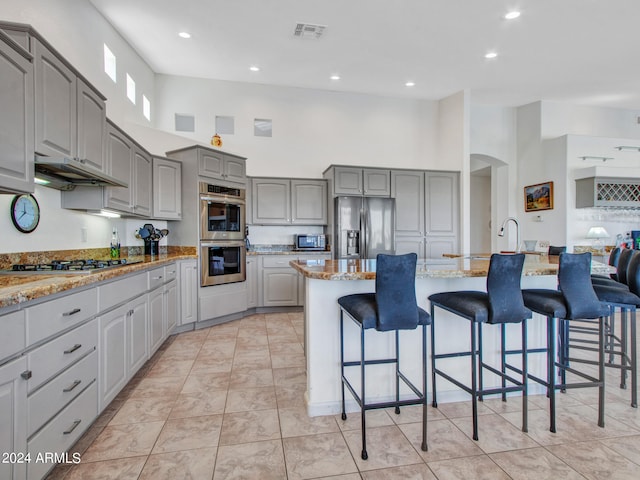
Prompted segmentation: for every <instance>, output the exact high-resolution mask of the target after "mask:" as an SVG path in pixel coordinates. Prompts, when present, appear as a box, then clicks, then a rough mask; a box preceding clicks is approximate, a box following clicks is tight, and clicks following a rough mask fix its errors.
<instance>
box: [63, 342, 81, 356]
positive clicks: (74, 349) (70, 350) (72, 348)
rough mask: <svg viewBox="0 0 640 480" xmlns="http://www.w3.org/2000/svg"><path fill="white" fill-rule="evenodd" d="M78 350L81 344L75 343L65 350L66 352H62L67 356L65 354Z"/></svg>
mask: <svg viewBox="0 0 640 480" xmlns="http://www.w3.org/2000/svg"><path fill="white" fill-rule="evenodd" d="M79 348H82V344H81V343H76V344H75V345H74V346H73V347H71V348H68V349H66V350H65V351H64V353H65V354H67V353H73V352H75V351H76V350H78V349H79Z"/></svg>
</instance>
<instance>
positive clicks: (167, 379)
mask: <svg viewBox="0 0 640 480" xmlns="http://www.w3.org/2000/svg"><path fill="white" fill-rule="evenodd" d="M302 334H303V320H302V314H301V313H279V314H266V315H264V314H257V315H253V316H251V317H247V318H244V319H242V320H238V321H234V322H230V323H227V324H224V325H219V326H215V327H212V328H208V329H202V330H197V331H193V332H187V333H183V334H179V335H175V336H173V337H171V338H170V339H169V340H167V342H166V343H165V344H164V345H163V346H162V347H161V349H160V350H159V351H158V352H157V353H156V354H155V355H154V357H153V358H152V359H151V360H150V361H149V362H147V364H146V365H145V366H144V367H143V369H142V370H141V371H140V372H139V373H138V374H137V375H136V377H135V378H134V379H133V380H132V381H131V383H130V384H129V385H127V387H126V388H125V389H124V390H123V391H122V392H121V394H120V395H119V396H118V397H117V398H116V399H115V400H114V401H113V403H112V404H111V405H110V406H109V407H108V408H107V409H106V410H105V412H103V413H102V415H101V416H100V417H99V418H98V419H97V421H96V422H95V423H94V425H93V426H92V427H91V428H90V429H89V430H88V431H87V433H86V434H85V435H84V436H83V437H82V438H81V439H80V441H79V442H78V443H77V444H76V445H75V446H74V447H73V449H72V450H73V451H74V452H79V453H81V455H82V462H81V463H80V464H79V465H75V466H64V467H63V466H59V467H57V468H56V469H55V470H54V471H53V472H52V473H51V475H50V476H49V478H51V479H62V478H64V479H65V480H76V479H83V480H87V479H118V480H126V479H154V480H159V479H160V480H161V479H170V480H177V479H194V480H200V479H209V480H210V479H214V480H219V479H260V480H268V479H289V480H294V479H296V480H297V479H315V478H323V479H341V480H356V479H365V480H379V479H439V480H445V479H447V480H448V479H491V480H494V479H509V478H512V479H518V480H519V479H535V480H543V479H557V478H562V479H563V480H572V479H605V478H606V479H633V480H637V479H638V478H640V412H639V411H638V409H634V408H631V407H630V406H629V392H628V391H624V390H620V389H619V387H618V373H617V372H616V371H613V370H612V369H608V370H607V374H608V377H607V404H606V407H607V417H606V427H605V428H599V427H598V426H597V425H596V416H597V412H596V408H595V406H596V404H597V394H596V390H595V389H593V388H591V389H583V390H580V391H577V390H572V391H569V393H567V394H565V395H559V400H558V415H557V422H558V432H557V433H555V434H552V433H550V432H549V431H548V413H547V401H546V398H545V397H544V396H532V397H530V402H529V409H530V426H529V432H528V433H523V432H522V431H521V430H520V420H521V415H520V412H519V409H520V401H519V399H513V400H512V401H509V402H507V403H506V404H505V403H503V402H501V401H500V400H499V399H494V398H492V399H486V400H485V401H484V402H483V403H482V404H481V405H480V414H481V417H480V440H479V441H477V442H475V441H473V440H472V439H471V437H470V434H471V418H470V413H471V406H470V402H461V403H449V404H440V405H439V408H438V409H434V408H431V407H429V434H428V435H429V437H428V443H429V451H428V452H423V451H421V450H420V435H421V426H420V410H419V408H420V407H407V408H405V409H403V411H402V413H401V415H400V416H396V415H395V414H394V413H393V412H392V411H385V410H376V411H371V412H369V413H368V414H367V418H368V427H369V428H368V442H369V448H368V451H369V460H367V461H363V460H362V459H361V458H360V454H359V452H360V431H359V428H360V425H359V419H358V415H355V414H353V415H350V416H349V418H348V419H347V421H342V420H341V419H340V416H339V415H336V416H326V417H317V418H309V417H308V416H307V414H306V411H305V408H304V398H303V395H304V390H305V382H306V377H305V368H304V366H305V363H304V357H303V351H302Z"/></svg>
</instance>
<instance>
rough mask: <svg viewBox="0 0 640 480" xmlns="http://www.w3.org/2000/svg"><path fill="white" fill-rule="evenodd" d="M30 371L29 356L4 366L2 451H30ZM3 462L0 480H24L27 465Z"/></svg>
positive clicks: (0, 370)
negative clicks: (28, 399) (28, 393)
mask: <svg viewBox="0 0 640 480" xmlns="http://www.w3.org/2000/svg"><path fill="white" fill-rule="evenodd" d="M26 370H27V359H26V357H19V358H17V359H16V360H13V361H11V362H9V363H7V364H5V365H3V366H1V367H0V425H2V428H0V452H2V453H6V454H14V455H24V454H25V453H26V452H27V417H28V415H27V381H26V379H25V378H23V377H22V374H23V373H24V372H26ZM17 460H18V458H16V459H15V460H14V461H6V462H4V461H3V462H0V478H6V479H7V480H22V479H24V478H25V476H26V471H27V464H26V463H25V462H24V459H22V460H23V461H22V462H19V461H17Z"/></svg>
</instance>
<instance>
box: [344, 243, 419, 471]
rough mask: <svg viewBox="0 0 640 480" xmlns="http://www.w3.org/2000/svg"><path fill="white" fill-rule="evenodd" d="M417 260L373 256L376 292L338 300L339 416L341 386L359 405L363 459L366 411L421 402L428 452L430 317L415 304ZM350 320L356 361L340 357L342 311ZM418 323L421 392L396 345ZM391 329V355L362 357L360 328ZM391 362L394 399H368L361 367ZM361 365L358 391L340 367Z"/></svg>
mask: <svg viewBox="0 0 640 480" xmlns="http://www.w3.org/2000/svg"><path fill="white" fill-rule="evenodd" d="M416 263H417V255H416V254H415V253H408V254H406V255H382V254H380V255H378V256H377V257H376V291H375V293H356V294H353V295H346V296H344V297H340V298H339V299H338V304H339V305H340V368H341V374H342V419H343V420H346V418H347V414H346V411H345V395H344V389H345V387H347V388H348V389H349V391H350V392H351V394H352V395H353V397H354V398H355V399H356V401H357V402H358V405H359V406H360V414H361V421H362V454H361V456H362V459H363V460H366V459H367V458H368V454H367V443H366V423H365V422H366V416H365V413H366V411H367V410H372V409H375V408H390V407H395V413H396V414H399V413H400V407H401V406H404V405H422V445H421V448H422V450H424V451H425V452H426V451H427V368H426V362H427V325H429V324H430V323H431V317H430V316H429V314H428V313H427V312H425V311H424V310H423V309H421V308H419V307H418V304H417V302H416V288H415V285H416ZM345 314H346V315H347V316H348V317H349V318H351V319H352V320H353V321H354V322H355V324H356V325H357V326H358V327H359V328H360V360H356V361H345V360H344V315H345ZM418 326H422V356H421V358H422V382H423V385H422V387H423V388H422V391H420V390H419V389H418V388H417V387H416V386H415V385H413V383H411V381H409V379H408V378H407V377H406V376H405V375H404V374H403V373H402V372H401V371H400V362H399V352H400V350H399V347H400V338H399V337H400V335H399V332H400V330H415V329H416V328H417V327H418ZM370 329H373V330H376V331H378V332H395V356H394V357H392V358H384V359H380V358H377V359H369V360H367V359H365V330H370ZM389 363H394V364H395V365H396V369H395V377H396V385H395V387H396V388H395V400H394V401H389V402H378V403H367V401H366V400H367V399H366V396H365V366H366V365H379V364H389ZM356 366H358V367H360V385H361V386H360V394H359V395H358V393H357V392H356V390H355V388H354V387H353V386H352V385H351V383H350V382H349V380H348V378H347V376H346V375H345V367H356ZM400 380H402V381H403V382H404V383H405V384H406V385H407V386H408V387H409V388H410V389H411V390H412V391H413V393H414V394H415V397H413V398H410V399H405V400H400Z"/></svg>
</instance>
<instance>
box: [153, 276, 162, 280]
mask: <svg viewBox="0 0 640 480" xmlns="http://www.w3.org/2000/svg"><path fill="white" fill-rule="evenodd" d="M160 279H162V275H160V276H159V277H153V278H152V279H151V280H160Z"/></svg>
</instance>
